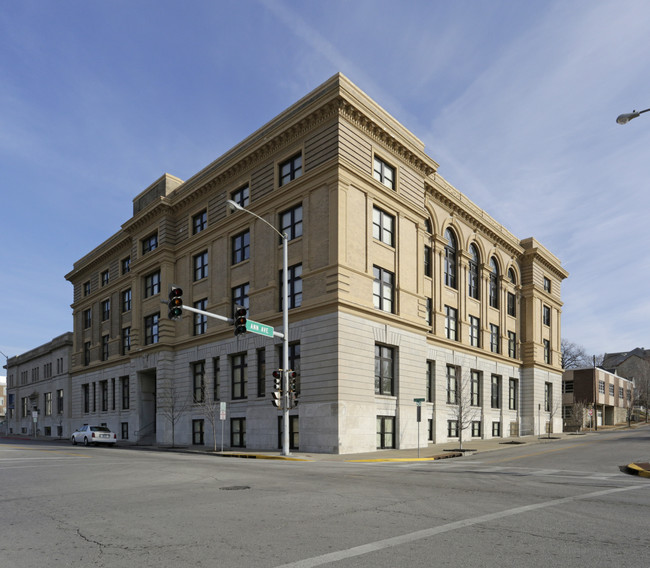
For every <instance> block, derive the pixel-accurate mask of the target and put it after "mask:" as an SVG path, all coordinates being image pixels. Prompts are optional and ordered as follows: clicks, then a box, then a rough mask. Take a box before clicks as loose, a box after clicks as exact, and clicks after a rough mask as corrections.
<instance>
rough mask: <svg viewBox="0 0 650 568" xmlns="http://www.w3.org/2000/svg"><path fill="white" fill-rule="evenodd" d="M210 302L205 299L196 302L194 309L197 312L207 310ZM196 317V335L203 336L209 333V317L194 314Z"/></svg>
mask: <svg viewBox="0 0 650 568" xmlns="http://www.w3.org/2000/svg"><path fill="white" fill-rule="evenodd" d="M207 307H208V300H207V298H204V299H203V300H199V301H198V302H194V308H195V309H197V310H203V311H204V312H205V311H206V310H207ZM193 315H194V335H203V334H204V333H207V331H208V316H206V315H205V314H196V313H195V314H193Z"/></svg>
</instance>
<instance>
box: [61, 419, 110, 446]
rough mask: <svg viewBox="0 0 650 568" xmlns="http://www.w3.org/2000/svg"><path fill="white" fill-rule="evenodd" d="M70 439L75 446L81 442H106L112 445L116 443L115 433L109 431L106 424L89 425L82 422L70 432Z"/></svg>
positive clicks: (85, 443)
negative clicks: (80, 425) (79, 426)
mask: <svg viewBox="0 0 650 568" xmlns="http://www.w3.org/2000/svg"><path fill="white" fill-rule="evenodd" d="M70 441H71V442H72V443H73V444H74V445H75V446H76V445H77V444H83V445H84V446H88V445H89V444H97V445H99V444H108V445H111V446H114V445H115V444H117V435H116V434H115V433H114V432H111V431H110V430H109V429H108V428H106V426H89V425H88V424H84V425H83V426H82V427H81V428H78V429H77V430H75V431H74V432H73V433H72V437H71V438H70Z"/></svg>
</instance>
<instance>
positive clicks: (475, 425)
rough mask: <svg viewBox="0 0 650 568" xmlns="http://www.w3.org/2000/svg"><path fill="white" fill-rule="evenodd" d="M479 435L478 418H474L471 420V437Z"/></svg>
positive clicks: (479, 423) (478, 436) (479, 425)
mask: <svg viewBox="0 0 650 568" xmlns="http://www.w3.org/2000/svg"><path fill="white" fill-rule="evenodd" d="M480 437H481V422H480V420H474V421H473V422H472V438H480Z"/></svg>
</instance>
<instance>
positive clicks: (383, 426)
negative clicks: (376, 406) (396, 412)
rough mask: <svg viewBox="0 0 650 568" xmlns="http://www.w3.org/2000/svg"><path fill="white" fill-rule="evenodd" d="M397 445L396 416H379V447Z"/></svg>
mask: <svg viewBox="0 0 650 568" xmlns="http://www.w3.org/2000/svg"><path fill="white" fill-rule="evenodd" d="M394 447H395V417H394V416H377V449H378V450H383V449H386V448H394Z"/></svg>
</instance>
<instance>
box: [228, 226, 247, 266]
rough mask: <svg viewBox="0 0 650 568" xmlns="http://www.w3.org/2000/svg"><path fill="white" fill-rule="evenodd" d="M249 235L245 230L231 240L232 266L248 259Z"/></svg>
mask: <svg viewBox="0 0 650 568" xmlns="http://www.w3.org/2000/svg"><path fill="white" fill-rule="evenodd" d="M250 248H251V235H250V231H248V230H246V231H244V232H243V233H239V234H238V235H235V236H234V237H233V238H232V264H239V263H240V262H243V261H244V260H248V258H249V257H250Z"/></svg>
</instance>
